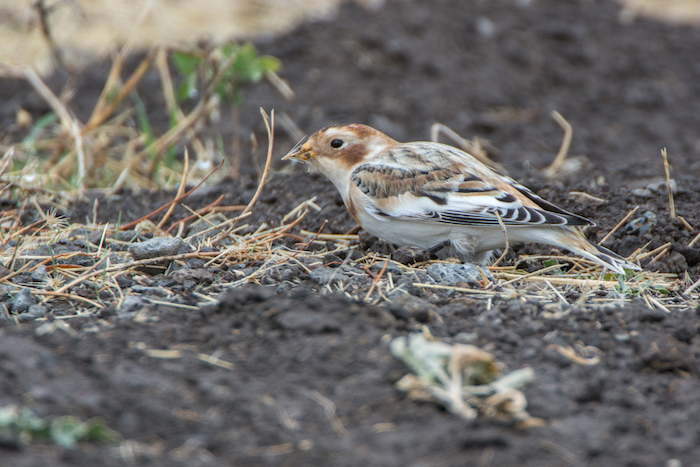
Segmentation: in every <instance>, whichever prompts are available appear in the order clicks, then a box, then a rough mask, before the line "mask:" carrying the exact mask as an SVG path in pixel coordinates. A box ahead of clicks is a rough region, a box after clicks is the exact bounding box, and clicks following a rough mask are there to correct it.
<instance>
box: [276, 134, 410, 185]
mask: <svg viewBox="0 0 700 467" xmlns="http://www.w3.org/2000/svg"><path fill="white" fill-rule="evenodd" d="M392 144H396V141H394V140H393V139H391V138H389V137H388V136H387V135H385V134H384V133H381V132H380V131H377V130H375V129H374V128H371V127H368V126H366V125H360V124H349V125H339V126H332V127H328V128H324V129H322V130H320V131H318V132H316V133H314V134H313V135H312V136H311V137H310V138H309V139H308V141H306V142H303V140H302V141H300V142H299V143H298V144H297V145H296V146H294V148H293V149H292V150H291V151H289V154H287V155H286V156H284V157H283V158H282V160H290V159H291V160H299V161H304V162H307V163H309V164H311V165H313V166H314V167H316V168H317V169H318V170H319V171H320V172H321V173H323V174H324V175H326V176H328V177H329V178H331V179H332V177H331V174H330V173H329V172H332V171H335V170H339V169H340V170H345V171H347V170H351V169H353V168H354V167H355V166H357V165H359V164H360V163H362V162H365V161H367V160H369V159H371V158H372V157H373V156H375V155H377V154H379V153H380V152H381V151H382V150H384V149H386V148H387V147H389V146H391V145H392Z"/></svg>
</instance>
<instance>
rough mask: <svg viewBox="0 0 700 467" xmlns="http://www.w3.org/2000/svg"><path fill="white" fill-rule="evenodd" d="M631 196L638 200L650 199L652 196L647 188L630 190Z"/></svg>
mask: <svg viewBox="0 0 700 467" xmlns="http://www.w3.org/2000/svg"><path fill="white" fill-rule="evenodd" d="M632 194H633V195H634V196H639V197H640V198H651V197H652V196H653V195H654V194H653V193H652V192H651V190H650V189H648V188H635V189H634V190H632Z"/></svg>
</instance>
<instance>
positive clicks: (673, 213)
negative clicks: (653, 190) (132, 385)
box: [661, 148, 676, 219]
mask: <svg viewBox="0 0 700 467" xmlns="http://www.w3.org/2000/svg"><path fill="white" fill-rule="evenodd" d="M661 157H662V158H663V160H664V172H665V174H666V188H667V189H668V206H669V210H670V212H671V219H675V218H676V206H675V204H674V203H673V189H672V188H671V170H670V169H669V166H668V154H667V152H666V148H663V149H662V150H661Z"/></svg>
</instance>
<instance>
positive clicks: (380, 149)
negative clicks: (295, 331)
mask: <svg viewBox="0 0 700 467" xmlns="http://www.w3.org/2000/svg"><path fill="white" fill-rule="evenodd" d="M282 159H283V160H289V159H294V160H301V161H304V162H307V163H309V164H311V165H312V166H314V167H315V168H316V169H318V171H319V172H321V173H322V174H323V175H325V176H326V177H328V178H329V179H330V180H331V182H333V184H334V185H335V186H336V188H337V189H338V191H340V194H341V196H342V198H343V201H344V202H345V206H346V207H347V209H348V211H350V214H351V215H352V217H353V218H355V220H356V221H357V223H358V224H360V226H362V228H363V229H365V230H366V231H367V232H369V233H371V234H372V235H375V236H377V237H379V238H382V239H384V240H386V241H388V242H392V243H395V244H398V245H415V246H419V247H422V248H425V249H428V250H436V249H439V248H441V246H443V245H444V246H446V247H447V252H448V254H450V255H454V256H457V257H459V258H460V259H461V260H466V261H474V260H476V261H481V262H483V263H488V262H489V261H490V259H491V256H492V251H493V250H494V249H498V248H503V247H504V246H505V245H506V236H507V238H508V243H509V244H511V245H512V244H516V243H523V242H535V243H544V244H547V245H552V246H556V247H559V248H565V249H567V250H570V251H572V252H574V253H576V254H579V255H581V256H583V257H585V258H588V259H590V260H592V261H594V262H595V263H598V264H599V265H601V266H604V267H607V268H608V269H610V270H612V271H615V272H617V273H621V274H624V270H623V268H627V269H640V268H639V267H638V266H637V265H635V264H632V263H630V262H628V261H627V260H625V259H623V258H621V257H620V256H618V255H616V254H615V253H613V252H612V251H610V250H607V249H606V248H603V247H600V246H598V245H595V244H593V243H590V242H589V241H588V240H587V239H586V238H585V237H584V235H583V233H582V232H581V230H580V228H581V227H583V226H587V225H594V223H593V222H591V221H590V220H588V219H585V218H583V217H581V216H577V215H576V214H572V213H570V212H567V211H564V210H563V209H560V208H558V207H557V206H555V205H553V204H551V203H549V202H547V201H545V200H544V199H542V198H540V197H539V196H537V195H536V194H535V193H533V192H532V191H530V190H529V189H528V188H526V187H524V186H523V185H520V184H519V183H518V182H516V181H515V180H513V179H511V178H508V177H505V176H503V175H500V174H498V173H497V172H494V171H493V170H492V169H490V168H488V167H486V166H485V165H484V164H482V163H481V162H479V161H478V160H477V159H475V158H474V157H473V156H471V155H470V154H467V153H466V152H464V151H461V150H459V149H457V148H455V147H452V146H448V145H445V144H440V143H430V142H416V143H399V142H398V141H395V140H393V139H391V138H390V137H388V136H387V135H385V134H383V133H381V132H379V131H377V130H375V129H374V128H370V127H368V126H365V125H359V124H351V125H339V126H334V127H329V128H324V129H322V130H320V131H319V132H317V133H316V134H314V135H313V136H311V138H309V140H308V141H307V142H306V143H304V144H301V143H300V144H297V145H296V146H295V147H294V148H293V149H292V150H291V151H290V152H289V154H287V155H286V156H284V157H283V158H282ZM501 225H503V226H504V227H502V226H501ZM503 228H505V235H504V231H503Z"/></svg>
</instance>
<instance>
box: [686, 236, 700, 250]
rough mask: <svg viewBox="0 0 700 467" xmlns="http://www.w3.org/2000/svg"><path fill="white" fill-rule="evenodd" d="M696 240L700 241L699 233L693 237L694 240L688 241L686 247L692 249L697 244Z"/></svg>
mask: <svg viewBox="0 0 700 467" xmlns="http://www.w3.org/2000/svg"><path fill="white" fill-rule="evenodd" d="M698 240H700V233H699V234H697V235H696V236H695V238H693V239H692V240H691V241H690V243H688V246H689V247H690V248H693V247H694V246H695V244H696V243H697V242H698Z"/></svg>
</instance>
